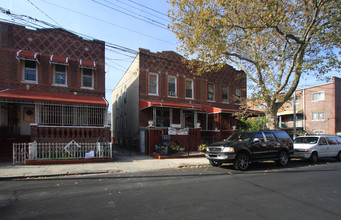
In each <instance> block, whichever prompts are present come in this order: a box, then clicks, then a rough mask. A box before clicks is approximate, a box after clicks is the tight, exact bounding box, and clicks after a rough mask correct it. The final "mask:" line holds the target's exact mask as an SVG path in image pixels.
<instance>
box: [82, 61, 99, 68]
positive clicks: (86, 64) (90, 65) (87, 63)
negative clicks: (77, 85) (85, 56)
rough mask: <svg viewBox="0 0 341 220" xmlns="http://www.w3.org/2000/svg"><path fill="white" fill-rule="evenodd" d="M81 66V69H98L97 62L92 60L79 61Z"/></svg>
mask: <svg viewBox="0 0 341 220" xmlns="http://www.w3.org/2000/svg"><path fill="white" fill-rule="evenodd" d="M79 66H80V67H85V68H90V69H95V68H96V62H95V61H92V60H82V59H80V60H79Z"/></svg>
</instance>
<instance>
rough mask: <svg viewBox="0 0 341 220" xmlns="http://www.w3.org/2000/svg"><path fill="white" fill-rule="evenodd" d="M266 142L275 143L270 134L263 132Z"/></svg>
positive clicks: (273, 137)
mask: <svg viewBox="0 0 341 220" xmlns="http://www.w3.org/2000/svg"><path fill="white" fill-rule="evenodd" d="M264 134H265V138H266V141H275V140H276V139H275V136H274V135H273V134H272V133H271V132H264Z"/></svg>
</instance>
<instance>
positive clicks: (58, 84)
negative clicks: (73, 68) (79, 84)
mask: <svg viewBox="0 0 341 220" xmlns="http://www.w3.org/2000/svg"><path fill="white" fill-rule="evenodd" d="M57 65H59V66H64V67H65V72H59V71H57V70H56V69H57ZM53 69H54V73H53V85H54V86H67V68H66V66H65V65H61V64H54V68H53ZM56 74H64V75H65V83H64V84H60V83H56Z"/></svg>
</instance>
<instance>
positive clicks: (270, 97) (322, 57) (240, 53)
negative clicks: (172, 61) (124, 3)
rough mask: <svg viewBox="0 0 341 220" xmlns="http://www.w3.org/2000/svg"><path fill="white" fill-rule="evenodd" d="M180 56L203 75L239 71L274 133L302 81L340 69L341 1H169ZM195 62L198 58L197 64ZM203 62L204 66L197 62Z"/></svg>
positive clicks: (172, 27) (171, 25) (172, 25)
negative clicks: (304, 77)
mask: <svg viewBox="0 0 341 220" xmlns="http://www.w3.org/2000/svg"><path fill="white" fill-rule="evenodd" d="M169 2H170V3H171V4H172V6H173V7H172V8H171V10H170V11H169V16H170V18H171V19H172V23H171V24H170V28H171V30H172V31H173V32H174V33H175V34H176V35H177V38H178V39H179V41H180V44H181V46H180V48H178V50H179V52H182V53H183V54H184V55H185V57H186V58H187V59H191V60H192V61H193V64H194V65H197V64H198V63H200V64H202V65H201V66H200V68H197V69H198V71H200V72H205V71H212V70H216V69H219V68H221V67H222V66H223V64H225V63H227V64H231V65H234V66H238V67H239V68H240V69H241V70H243V71H244V72H245V74H246V75H247V77H248V81H251V82H252V84H253V85H254V87H253V88H252V91H253V93H252V98H256V99H257V100H261V101H263V102H264V103H265V105H266V108H265V116H266V119H267V121H268V126H269V128H270V129H276V128H277V116H276V115H277V111H278V109H279V108H280V107H281V106H282V105H283V103H285V102H286V101H288V100H289V99H290V97H291V96H292V94H293V92H294V91H295V90H296V88H297V85H298V83H299V80H300V77H301V76H302V75H303V74H310V75H312V76H316V77H323V76H324V75H325V74H326V73H328V72H330V71H332V70H340V54H341V52H340V45H341V44H340V43H341V40H340V33H341V29H340V26H341V22H340V20H341V1H339V0H266V1H265V0H253V1H250V0H169ZM192 57H195V58H194V59H193V58H192ZM198 61H200V62H198Z"/></svg>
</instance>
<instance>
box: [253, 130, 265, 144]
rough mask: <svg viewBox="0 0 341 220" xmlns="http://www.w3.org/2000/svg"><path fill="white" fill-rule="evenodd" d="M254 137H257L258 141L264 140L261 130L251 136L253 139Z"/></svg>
mask: <svg viewBox="0 0 341 220" xmlns="http://www.w3.org/2000/svg"><path fill="white" fill-rule="evenodd" d="M256 138H258V139H259V140H260V142H264V136H263V134H262V133H261V132H257V133H255V136H253V140H255V139H256Z"/></svg>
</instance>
